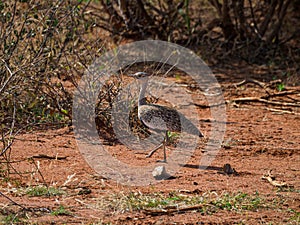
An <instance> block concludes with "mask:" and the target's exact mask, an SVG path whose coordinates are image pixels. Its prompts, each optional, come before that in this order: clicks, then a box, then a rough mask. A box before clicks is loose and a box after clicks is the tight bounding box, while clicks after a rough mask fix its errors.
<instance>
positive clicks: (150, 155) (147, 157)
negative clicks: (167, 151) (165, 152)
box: [146, 143, 164, 158]
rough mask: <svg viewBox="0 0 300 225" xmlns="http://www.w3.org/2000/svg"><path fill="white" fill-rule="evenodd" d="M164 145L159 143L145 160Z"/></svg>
mask: <svg viewBox="0 0 300 225" xmlns="http://www.w3.org/2000/svg"><path fill="white" fill-rule="evenodd" d="M163 144H164V143H161V144H160V145H159V146H157V147H156V148H155V149H153V150H152V151H151V152H150V153H149V154H148V155H147V156H146V158H150V157H151V156H152V155H153V154H154V152H156V151H157V150H158V149H159V148H160V147H161V146H163Z"/></svg>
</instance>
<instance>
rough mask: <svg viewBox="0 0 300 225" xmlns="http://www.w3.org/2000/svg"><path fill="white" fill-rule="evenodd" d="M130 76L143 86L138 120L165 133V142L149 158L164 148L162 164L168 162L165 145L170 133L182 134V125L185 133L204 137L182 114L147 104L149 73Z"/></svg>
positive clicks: (140, 94) (160, 106)
mask: <svg viewBox="0 0 300 225" xmlns="http://www.w3.org/2000/svg"><path fill="white" fill-rule="evenodd" d="M130 76H131V77H135V78H137V79H139V81H140V85H141V87H140V93H139V98H138V118H139V119H140V120H141V121H142V123H143V124H144V125H145V126H146V127H148V128H149V129H151V130H156V131H164V132H165V138H164V141H163V142H162V143H161V144H160V145H159V146H158V147H156V148H155V149H154V150H152V151H151V152H150V153H149V154H148V155H147V157H151V156H152V155H153V153H154V152H156V151H157V150H158V149H159V148H160V147H162V146H163V151H164V159H163V160H161V161H160V162H167V157H166V148H165V145H166V144H167V143H168V131H171V132H181V130H182V129H181V128H182V126H181V124H184V126H185V128H187V129H185V132H187V133H189V134H193V135H196V136H198V137H203V134H202V133H201V132H200V131H199V129H198V128H197V127H196V126H195V125H194V124H193V123H192V122H191V121H190V120H188V119H187V118H186V117H185V116H184V115H183V114H182V113H180V112H178V111H177V110H175V109H173V108H170V107H167V106H162V105H157V104H149V103H147V102H146V97H145V93H146V89H147V86H148V80H149V76H150V75H149V74H148V73H145V72H137V73H135V74H132V75H130ZM140 78H143V79H140Z"/></svg>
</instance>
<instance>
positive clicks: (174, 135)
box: [167, 131, 179, 143]
mask: <svg viewBox="0 0 300 225" xmlns="http://www.w3.org/2000/svg"><path fill="white" fill-rule="evenodd" d="M167 135H168V139H169V143H174V142H175V141H176V139H177V138H178V137H179V134H178V133H175V132H171V131H168V133H167Z"/></svg>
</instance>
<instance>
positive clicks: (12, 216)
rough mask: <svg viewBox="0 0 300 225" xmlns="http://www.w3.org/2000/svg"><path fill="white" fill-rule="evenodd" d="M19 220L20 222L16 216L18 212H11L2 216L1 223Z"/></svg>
mask: <svg viewBox="0 0 300 225" xmlns="http://www.w3.org/2000/svg"><path fill="white" fill-rule="evenodd" d="M0 222H1V221H0ZM19 222H20V218H19V217H18V214H13V213H11V214H8V215H7V216H5V217H4V218H3V224H15V223H19Z"/></svg>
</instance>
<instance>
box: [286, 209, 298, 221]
mask: <svg viewBox="0 0 300 225" xmlns="http://www.w3.org/2000/svg"><path fill="white" fill-rule="evenodd" d="M288 211H289V212H291V213H293V214H294V215H292V216H291V218H290V219H289V220H290V221H291V222H295V224H300V212H299V211H296V210H294V209H289V210H288Z"/></svg>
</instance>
